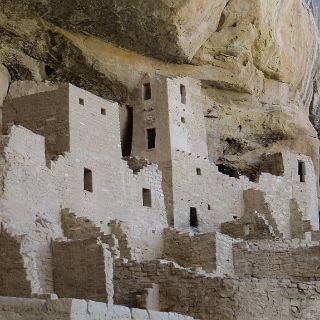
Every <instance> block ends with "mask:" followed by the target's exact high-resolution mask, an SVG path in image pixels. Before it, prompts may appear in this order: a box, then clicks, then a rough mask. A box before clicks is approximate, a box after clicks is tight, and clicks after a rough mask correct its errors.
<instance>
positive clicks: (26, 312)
mask: <svg viewBox="0 0 320 320" xmlns="http://www.w3.org/2000/svg"><path fill="white" fill-rule="evenodd" d="M0 319H6V320H15V319H19V320H31V319H32V320H193V318H191V317H188V316H182V315H180V314H177V313H172V312H170V313H164V312H156V311H146V310H141V309H129V308H126V307H123V306H117V305H113V306H107V305H106V304H105V303H101V302H94V301H90V300H76V299H47V300H40V299H18V298H7V297H1V298H0Z"/></svg>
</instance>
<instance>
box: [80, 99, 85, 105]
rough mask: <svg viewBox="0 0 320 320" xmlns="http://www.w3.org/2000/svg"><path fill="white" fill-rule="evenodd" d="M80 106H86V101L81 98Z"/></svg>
mask: <svg viewBox="0 0 320 320" xmlns="http://www.w3.org/2000/svg"><path fill="white" fill-rule="evenodd" d="M79 104H80V105H81V106H84V99H82V98H79Z"/></svg>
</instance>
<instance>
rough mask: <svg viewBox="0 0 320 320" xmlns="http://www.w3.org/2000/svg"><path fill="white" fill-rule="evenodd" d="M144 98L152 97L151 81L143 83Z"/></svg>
mask: <svg viewBox="0 0 320 320" xmlns="http://www.w3.org/2000/svg"><path fill="white" fill-rule="evenodd" d="M143 98H144V100H150V99H151V84H150V83H145V84H144V85H143Z"/></svg>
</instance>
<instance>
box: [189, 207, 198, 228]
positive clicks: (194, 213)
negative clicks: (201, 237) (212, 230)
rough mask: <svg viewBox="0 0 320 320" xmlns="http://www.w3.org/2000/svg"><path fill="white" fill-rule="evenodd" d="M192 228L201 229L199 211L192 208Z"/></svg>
mask: <svg viewBox="0 0 320 320" xmlns="http://www.w3.org/2000/svg"><path fill="white" fill-rule="evenodd" d="M190 227H192V228H198V227H199V222H198V215H197V209H196V208H194V207H191V208H190Z"/></svg>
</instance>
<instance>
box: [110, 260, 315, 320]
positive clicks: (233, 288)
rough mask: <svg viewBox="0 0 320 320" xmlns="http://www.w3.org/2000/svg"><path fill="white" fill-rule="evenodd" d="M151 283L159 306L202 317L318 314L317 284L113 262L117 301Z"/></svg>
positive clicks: (282, 318) (128, 300)
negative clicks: (157, 287)
mask: <svg viewBox="0 0 320 320" xmlns="http://www.w3.org/2000/svg"><path fill="white" fill-rule="evenodd" d="M151 283H155V284H158V285H159V300H160V303H159V305H160V309H161V310H162V311H174V312H178V313H182V314H188V315H191V316H193V317H195V318H200V319H204V320H222V319H223V320H236V319H239V320H240V319H241V320H257V319H259V320H270V319H276V320H292V319H295V318H297V319H310V320H311V319H316V318H317V315H318V314H319V312H320V304H319V301H320V294H319V293H318V291H319V288H318V286H317V285H316V284H315V285H313V284H307V283H296V282H293V281H290V280H286V281H283V280H282V281H281V280H274V279H273V280H272V279H262V280H258V279H247V280H246V279H242V280H241V281H240V280H239V279H237V278H234V279H233V278H220V277H209V276H206V275H204V274H203V275H201V274H198V273H196V272H191V271H190V270H187V269H183V268H179V267H177V266H175V265H174V263H172V262H168V261H163V262H161V261H153V262H147V263H146V262H145V263H143V264H136V263H122V262H121V261H117V262H116V264H115V278H114V284H115V301H116V303H118V304H122V305H127V306H129V307H133V306H134V305H135V304H136V302H137V300H136V297H137V296H139V295H140V294H141V291H142V290H143V289H144V288H145V287H147V286H148V285H149V286H150V285H151Z"/></svg>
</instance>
